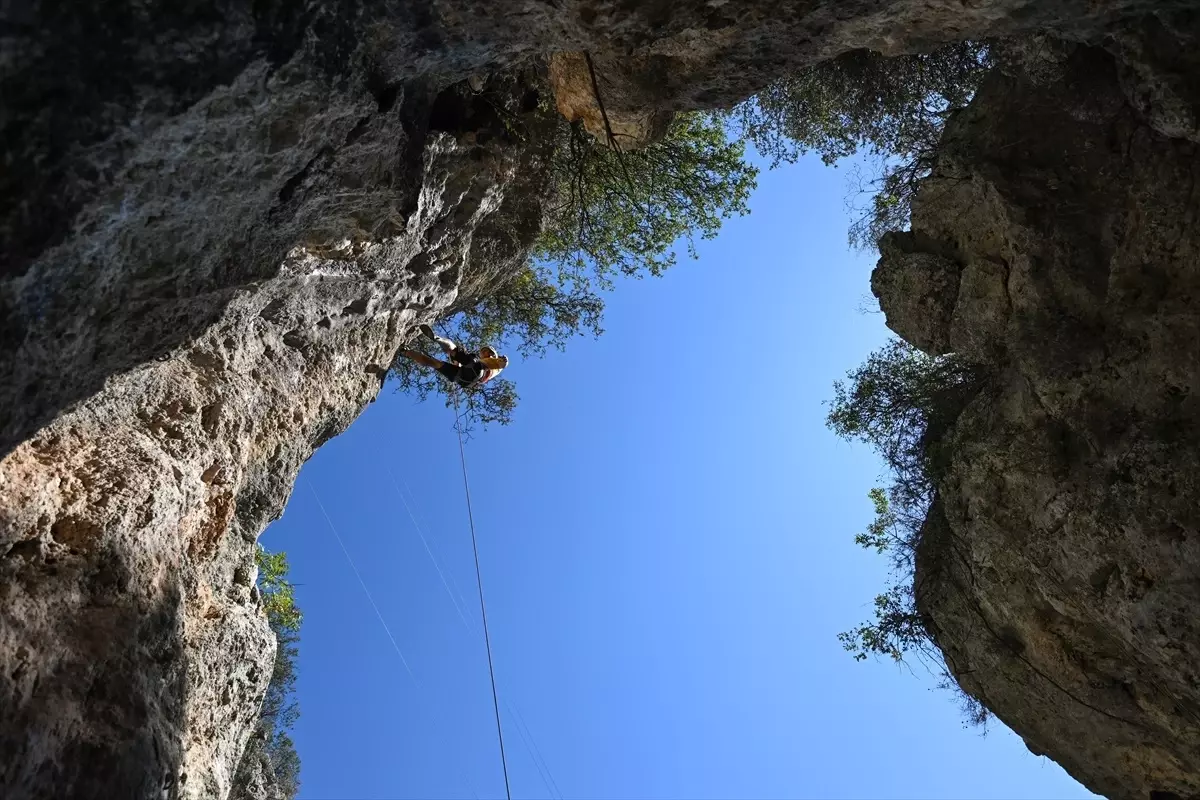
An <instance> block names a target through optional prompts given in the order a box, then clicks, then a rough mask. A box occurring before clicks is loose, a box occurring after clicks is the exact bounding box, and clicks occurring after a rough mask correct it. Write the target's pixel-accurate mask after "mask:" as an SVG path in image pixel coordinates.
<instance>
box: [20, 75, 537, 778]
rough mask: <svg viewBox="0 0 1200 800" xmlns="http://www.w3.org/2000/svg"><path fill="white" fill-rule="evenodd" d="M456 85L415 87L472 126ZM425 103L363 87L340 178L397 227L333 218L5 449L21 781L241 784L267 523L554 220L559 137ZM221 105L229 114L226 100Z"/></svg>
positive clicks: (260, 658)
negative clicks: (311, 468) (416, 123)
mask: <svg viewBox="0 0 1200 800" xmlns="http://www.w3.org/2000/svg"><path fill="white" fill-rule="evenodd" d="M447 97H449V98H450V99H449V100H447V99H446V98H447ZM454 97H457V95H453V94H451V95H445V96H443V99H442V100H440V101H438V102H436V103H434V104H433V107H432V109H431V108H430V106H429V102H428V99H426V100H424V101H420V100H416V99H415V100H412V102H413V103H417V102H425V105H426V111H425V117H426V118H433V119H434V120H435V121H436V122H439V123H443V124H448V123H454V124H463V125H467V124H468V123H469V122H470V121H471V119H470V114H469V113H464V111H463V107H464V106H463V104H461V103H458V102H456V101H454V100H453V98H454ZM515 97H516V99H517V100H520V98H521V95H520V94H519V93H518V94H516V95H515ZM490 99H491V100H492V101H493V102H495V101H496V99H497V98H495V97H493V98H490ZM401 107H402V103H401V102H400V99H399V98H398V102H397V103H396V104H395V105H394V108H393V110H390V111H389V110H383V111H379V110H377V109H375V108H374V106H373V101H372V107H371V108H364V109H363V117H365V120H364V121H361V122H358V123H355V125H357V127H356V128H355V130H356V131H357V133H355V134H354V135H353V136H352V137H350V138H354V139H355V144H356V145H357V146H356V147H350V148H348V149H347V152H346V153H345V154H344V159H345V160H344V161H343V162H339V161H338V160H337V159H331V162H332V163H330V164H328V165H327V169H328V173H327V175H331V176H338V177H340V178H341V179H342V180H343V181H345V182H346V183H344V184H343V186H346V184H350V185H349V186H346V188H344V189H343V191H342V192H341V193H338V192H335V191H334V190H333V188H332V187H329V188H327V189H326V192H325V193H323V194H321V195H320V197H321V199H320V200H319V201H318V202H319V204H320V205H321V206H322V210H323V211H324V212H325V214H326V215H327V216H325V217H324V219H325V220H326V221H327V222H328V223H329V224H335V223H336V224H340V225H343V226H350V225H352V224H359V225H362V224H371V225H374V226H387V225H391V226H393V228H392V235H391V236H388V237H387V238H383V239H382V240H381V241H378V242H358V243H351V242H349V241H347V240H342V241H341V242H339V241H337V240H336V239H335V240H329V239H327V240H326V243H322V242H321V241H320V239H318V237H317V236H316V235H311V236H310V237H308V244H307V245H303V246H298V247H296V248H294V249H293V250H292V251H291V252H290V253H288V254H287V256H286V257H285V258H284V259H283V260H282V264H281V265H279V266H278V267H277V271H276V273H275V274H274V275H273V276H272V277H271V278H270V279H269V280H264V281H261V282H256V283H250V284H247V285H245V286H243V287H241V288H240V289H238V290H236V291H230V292H229V296H228V297H227V298H226V302H225V303H224V305H223V307H222V308H220V316H219V317H218V318H217V319H216V320H215V321H214V322H213V324H212V325H211V326H210V327H209V328H208V329H207V330H206V331H205V332H204V333H203V334H202V335H200V336H198V337H196V338H195V339H194V340H192V341H191V342H189V343H188V344H187V345H186V346H184V347H182V348H180V349H179V350H177V351H176V352H175V353H174V354H173V355H172V357H171V358H169V359H166V360H163V361H158V362H152V363H150V364H147V365H144V366H141V367H137V368H134V369H132V370H130V371H128V372H125V373H122V374H119V375H114V376H111V377H109V378H108V380H107V382H106V385H105V388H104V390H103V391H102V392H99V393H98V394H96V395H95V396H93V397H92V398H90V399H88V400H86V401H85V402H83V403H82V404H81V405H79V406H77V407H76V408H74V409H73V410H71V411H70V412H68V413H65V414H63V415H61V416H60V417H59V419H58V420H56V422H55V423H54V424H52V425H50V426H47V427H45V428H43V429H42V430H41V431H40V432H39V433H38V434H37V435H36V436H34V437H32V438H31V439H30V440H29V441H27V442H25V443H23V444H21V445H19V446H17V447H16V448H15V449H14V450H13V451H12V452H11V453H10V454H9V455H8V457H7V458H6V459H5V460H4V461H3V462H2V464H0V524H2V525H3V532H4V539H3V542H4V557H3V559H2V560H0V565H2V569H3V579H2V582H0V602H2V604H3V605H2V608H0V613H2V617H3V624H2V625H0V654H2V657H3V661H4V678H5V679H4V680H3V682H0V685H2V686H3V695H0V699H2V706H3V710H4V713H3V719H4V724H3V725H2V726H0V753H3V759H2V761H0V785H2V786H3V787H4V796H5V797H6V798H19V797H41V796H46V795H47V794H48V793H53V794H55V795H56V796H70V797H110V796H113V795H114V793H116V794H120V795H121V796H144V797H151V796H153V797H158V796H160V795H161V794H162V793H163V792H166V793H167V794H168V795H173V794H177V793H178V794H183V795H185V796H192V797H206V798H207V797H223V796H225V794H226V793H227V792H228V791H229V788H230V777H231V774H232V772H233V769H234V768H235V767H236V764H237V761H238V757H239V756H240V753H241V750H242V747H243V745H244V743H245V740H246V737H247V736H248V735H249V733H250V730H251V726H252V723H253V721H254V720H255V719H256V716H257V709H258V702H259V699H260V698H261V695H262V693H263V691H264V690H265V683H266V681H267V679H268V677H269V675H270V671H271V660H272V657H273V648H274V639H273V637H272V635H271V633H270V631H269V630H268V628H267V625H266V620H265V618H264V617H263V616H262V615H261V612H260V610H259V602H258V598H257V596H256V591H255V590H253V589H252V588H251V587H252V585H253V581H254V576H255V574H256V571H255V566H254V561H253V544H254V541H255V539H256V538H257V535H258V534H259V532H260V531H261V530H262V528H263V527H264V526H265V525H266V524H267V522H269V521H270V520H271V519H272V518H274V517H276V516H278V515H279V513H280V512H281V511H282V509H283V506H284V504H285V502H286V500H287V497H288V495H289V493H290V490H291V485H292V481H293V480H294V478H295V475H296V472H297V470H298V469H299V467H300V465H301V464H302V463H303V461H304V460H305V459H307V458H308V456H309V455H310V454H311V453H312V452H313V450H314V449H315V448H316V447H317V446H319V445H320V443H321V442H323V441H325V440H327V439H328V438H330V437H331V436H333V435H335V434H337V433H339V432H340V431H342V430H343V429H345V427H346V426H347V425H349V424H350V422H351V421H352V420H353V419H354V417H355V416H356V415H357V414H358V412H359V411H360V410H361V408H362V407H363V406H364V405H365V404H366V403H368V402H369V401H370V400H371V399H372V398H373V397H374V396H375V394H376V392H377V391H378V389H379V386H380V383H381V377H382V376H383V374H384V371H385V370H386V368H387V366H388V364H389V363H390V361H391V359H392V357H393V354H394V353H395V350H396V348H397V347H398V346H399V344H400V343H401V342H402V341H403V340H404V338H405V335H406V333H407V331H408V328H409V327H410V326H411V325H412V324H414V323H416V322H417V321H421V320H426V319H431V318H433V317H435V316H436V315H438V314H439V313H440V312H441V311H443V310H444V309H445V307H446V306H447V305H448V304H449V303H451V302H453V301H454V299H455V298H456V292H457V290H458V288H459V287H460V286H461V285H462V284H463V283H464V275H465V274H468V273H469V274H470V275H472V276H473V277H474V280H480V279H482V278H484V277H486V276H487V275H489V274H492V273H495V272H502V271H504V270H505V269H514V268H515V264H516V263H519V261H520V260H521V259H522V258H523V256H524V252H525V248H526V247H527V246H528V244H529V242H530V241H531V239H532V236H533V235H534V234H535V233H536V231H537V220H538V219H539V216H540V211H539V207H538V198H539V197H540V195H541V188H540V186H539V185H538V184H537V181H538V180H539V176H540V175H541V174H542V172H541V171H540V170H539V169H538V164H537V163H536V153H537V150H536V148H532V147H517V146H513V144H512V142H507V141H505V140H504V139H503V138H502V136H501V134H503V131H504V129H503V126H500V125H496V126H495V127H497V128H499V132H500V133H499V134H497V133H496V131H495V130H492V129H489V128H488V127H487V126H486V125H484V126H482V127H481V128H480V129H471V128H470V126H469V125H468V128H467V129H464V130H463V131H462V132H461V134H460V136H459V138H458V139H456V138H455V136H454V135H451V134H450V133H446V132H437V131H432V130H430V131H422V132H419V135H418V133H417V132H411V131H409V130H406V128H405V127H404V125H403V124H402V120H403V119H404V118H403V117H402V116H401V115H400V114H399V113H398V112H397V111H396V110H394V109H399V108H401ZM199 113H200V115H201V118H203V119H208V120H209V123H208V124H209V126H210V128H209V129H210V130H211V129H212V127H213V125H214V123H212V122H211V120H212V118H213V116H215V112H214V113H212V114H204V112H203V111H201V112H199ZM492 121H493V123H494V115H493V118H492ZM242 122H243V123H244V122H245V120H242ZM304 124H305V126H306V128H307V127H308V126H311V127H312V128H313V129H314V130H316V129H319V128H320V127H321V125H320V120H319V119H311V120H308V121H306V122H305V123H304ZM232 127H233V126H232V125H231V128H232ZM242 132H243V133H242V135H246V136H254V132H253V131H251V130H246V129H245V128H243V129H242ZM489 134H490V135H491V138H490V140H489V144H479V142H480V140H482V139H486V138H488V135H489ZM198 135H199V134H198ZM231 135H232V134H231ZM346 135H347V136H349V134H346ZM406 149H411V150H412V151H413V157H415V158H416V159H418V162H417V163H416V164H405V163H404V162H403V161H402V160H401V158H402V155H403V153H404V152H405V150H406ZM398 164H399V165H400V166H398ZM218 166H219V164H214V165H212V169H213V170H214V171H216V169H217V167H218ZM399 168H403V169H404V170H406V171H405V172H402V173H399V174H396V175H395V178H394V180H393V181H391V182H389V184H388V185H386V186H383V187H381V186H380V185H378V180H379V176H378V175H377V174H375V173H377V172H379V171H383V170H387V169H399ZM363 172H366V173H367V175H368V176H370V177H371V178H372V183H371V185H370V186H369V188H367V189H364V190H363V191H364V192H365V193H366V194H368V195H370V196H369V197H366V198H363V197H358V198H357V206H356V207H355V208H356V211H357V213H358V216H357V217H356V218H355V219H354V220H352V221H351V220H347V219H346V218H345V217H343V216H341V215H339V213H338V212H339V208H338V206H337V205H336V204H337V202H338V201H339V200H340V201H341V202H345V203H349V202H350V199H353V198H354V195H353V189H352V187H353V184H352V183H350V182H351V181H353V180H355V176H356V175H361V174H362V173H363ZM160 179H161V178H160ZM326 179H327V180H328V179H329V178H326ZM300 193H303V190H302V189H301V190H299V191H298V194H300ZM310 196H311V195H310ZM348 197H349V198H350V199H347V198H348ZM230 200H231V202H236V200H237V198H230ZM349 211H350V207H349V206H347V207H346V208H345V210H344V212H343V213H346V214H348V213H349ZM214 213H216V212H214ZM367 213H371V214H374V215H375V216H374V218H373V219H370V220H368V219H366V214H367ZM389 214H390V215H392V218H391V219H389V218H388V215H389ZM314 224H316V222H315V220H314ZM317 228H320V225H317ZM168 241H169V239H168ZM162 244H164V245H165V244H167V242H163V243H162ZM229 244H230V245H233V244H235V243H234V242H231V243H229ZM514 260H515V261H514ZM123 263H127V262H123ZM190 266H195V268H197V269H200V268H202V266H203V259H200V260H199V263H195V262H191V263H190V262H187V261H178V262H175V263H173V264H167V265H162V266H160V270H161V271H160V272H159V273H158V276H159V277H160V279H161V280H160V282H157V283H156V284H155V285H156V286H162V285H163V284H166V285H168V286H176V287H177V286H178V285H179V284H181V283H184V282H185V281H187V280H188V279H189V274H188V273H189V267H190ZM112 268H113V270H114V271H117V267H116V265H113V267H112ZM172 291H178V289H173V290H172ZM186 299H187V298H186V297H183V298H179V300H178V303H179V304H181V305H186V302H185V301H186ZM204 299H205V298H204V297H203V296H202V297H201V298H200V300H201V302H203V301H204ZM82 301H83V298H81V299H80V302H82ZM115 333H116V332H114V334H115ZM163 333H164V335H169V333H170V331H163ZM115 344H116V343H115V342H114V345H115ZM117 787H119V788H120V789H121V791H120V792H118V791H117ZM51 789H52V790H53V791H52V792H51Z"/></svg>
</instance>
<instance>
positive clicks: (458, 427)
mask: <svg viewBox="0 0 1200 800" xmlns="http://www.w3.org/2000/svg"><path fill="white" fill-rule="evenodd" d="M451 396H452V397H453V398H454V430H455V431H456V432H457V433H458V458H459V460H460V461H461V462H462V476H463V491H464V492H465V493H466V495H467V519H468V520H469V521H470V524H471V549H472V551H474V553H475V585H476V586H477V587H478V588H479V615H480V617H482V618H483V642H484V644H485V645H486V646H487V661H488V677H489V678H490V679H491V681H492V708H493V709H495V712H496V737H497V738H498V739H499V740H500V766H501V767H503V769H504V795H505V797H506V798H508V800H512V789H511V788H509V783H508V758H507V756H505V754H504V729H503V728H502V727H501V725H500V696H499V695H498V694H497V693H496V669H495V666H494V665H493V662H492V637H491V636H490V635H489V634H488V621H487V605H486V604H485V603H484V602H483V575H482V573H481V572H480V569H479V543H478V541H477V540H476V538H475V513H474V512H473V511H472V510H471V486H470V484H469V483H468V482H467V454H466V450H465V449H464V448H463V435H462V414H461V412H460V411H459V407H458V391H457V390H454V391H453V392H452V395H451Z"/></svg>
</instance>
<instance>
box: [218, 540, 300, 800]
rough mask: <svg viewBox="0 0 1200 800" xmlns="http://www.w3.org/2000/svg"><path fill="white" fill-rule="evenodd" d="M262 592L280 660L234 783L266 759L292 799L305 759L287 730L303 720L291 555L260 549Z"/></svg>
mask: <svg viewBox="0 0 1200 800" xmlns="http://www.w3.org/2000/svg"><path fill="white" fill-rule="evenodd" d="M258 590H259V592H260V593H261V595H262V603H263V611H265V612H266V615H267V621H268V622H269V623H270V625H271V630H272V631H273V632H274V634H275V644H276V647H275V662H274V664H273V665H272V669H271V682H270V683H269V684H268V686H267V693H266V695H265V696H264V697H263V702H262V707H261V709H260V710H259V714H258V724H257V725H256V727H255V731H254V733H253V734H252V735H251V737H250V741H249V742H248V743H247V745H246V751H245V752H244V753H243V754H242V760H241V762H240V763H239V765H238V772H237V775H236V776H235V778H234V785H235V786H244V785H246V783H247V782H248V781H249V776H248V773H249V772H250V770H252V769H253V768H254V765H255V764H256V763H259V762H261V760H262V758H263V757H264V756H265V758H266V761H267V763H269V764H270V766H271V770H272V772H273V773H274V776H275V783H276V785H277V787H278V789H279V793H280V794H281V795H282V796H283V797H284V798H286V800H291V798H294V797H295V796H296V795H297V794H298V793H299V791H300V756H299V755H298V754H297V753H296V747H295V744H294V743H293V742H292V739H291V737H290V736H289V735H288V731H289V730H291V728H292V726H293V725H295V724H296V720H297V718H298V717H299V716H300V709H299V706H298V705H297V704H296V701H295V690H296V659H297V657H298V656H299V654H300V651H299V649H298V647H297V645H298V643H299V641H300V623H301V622H302V621H303V615H302V614H301V612H300V609H299V608H298V607H297V606H296V594H295V588H294V587H293V585H292V583H291V581H290V580H288V562H287V554H286V553H269V552H267V551H266V550H264V549H263V548H262V547H261V546H259V548H258Z"/></svg>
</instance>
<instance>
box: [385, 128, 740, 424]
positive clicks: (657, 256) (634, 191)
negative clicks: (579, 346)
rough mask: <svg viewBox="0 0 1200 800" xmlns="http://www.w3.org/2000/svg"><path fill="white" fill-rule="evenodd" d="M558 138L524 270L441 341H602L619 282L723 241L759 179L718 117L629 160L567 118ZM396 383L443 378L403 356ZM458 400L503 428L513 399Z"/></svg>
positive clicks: (495, 386) (494, 395) (469, 416)
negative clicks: (681, 250)
mask: <svg viewBox="0 0 1200 800" xmlns="http://www.w3.org/2000/svg"><path fill="white" fill-rule="evenodd" d="M551 113H552V112H551ZM554 137H555V139H554V148H553V156H552V157H551V159H550V166H549V168H550V170H551V192H550V196H549V198H548V199H547V201H546V213H545V221H544V226H543V230H542V231H541V234H540V236H539V237H538V239H537V241H536V243H535V245H534V248H533V252H532V253H531V256H530V261H529V264H528V265H527V266H526V267H525V269H523V270H522V271H521V272H520V273H518V274H517V275H515V276H513V277H512V278H511V279H510V280H509V281H508V282H506V283H505V284H503V285H502V286H500V287H499V288H498V289H497V290H496V291H494V292H493V293H491V294H490V295H489V296H487V297H485V298H483V299H481V300H479V301H478V302H477V303H476V304H474V305H472V306H471V307H469V308H466V309H464V310H462V311H460V312H459V313H458V314H455V315H454V316H453V317H452V318H451V319H449V320H447V321H446V322H445V323H444V324H443V333H444V335H446V336H448V337H449V338H451V339H454V340H455V341H456V342H459V343H461V344H463V345H465V346H467V347H478V346H479V345H482V344H490V345H492V346H493V347H499V348H500V349H502V350H510V351H511V350H515V351H516V352H518V353H520V354H521V355H523V356H525V357H535V356H541V355H543V354H544V353H545V352H546V351H547V350H548V349H549V348H555V349H558V350H562V349H563V348H564V347H565V346H566V343H567V342H568V341H570V340H571V339H572V338H573V337H575V336H577V335H587V334H591V335H594V336H598V335H600V334H601V333H602V332H603V328H602V322H603V316H604V298H603V296H602V293H603V292H606V291H610V290H612V289H613V288H614V285H615V281H616V279H617V278H618V277H642V276H645V275H653V276H658V275H661V274H662V273H663V271H664V270H666V269H667V268H668V267H670V266H671V265H673V264H674V263H675V250H674V248H675V247H676V246H677V244H679V243H680V242H682V243H683V244H684V246H685V247H686V249H687V252H688V253H689V254H690V255H692V256H693V257H694V256H695V254H696V251H695V243H696V240H697V239H710V238H712V237H713V236H716V234H717V231H718V230H719V229H720V227H721V224H722V222H723V221H724V220H725V219H727V218H729V217H730V216H732V215H734V214H745V213H747V211H748V207H747V200H748V199H749V196H750V192H751V191H752V190H753V188H754V186H755V181H756V178H757V175H758V171H757V169H756V168H755V167H753V166H751V165H749V164H747V163H746V162H745V160H744V145H743V144H742V143H741V142H740V141H731V140H730V139H729V138H728V137H727V136H726V134H725V130H724V127H723V125H722V123H721V121H720V120H718V119H716V118H714V117H712V116H711V115H708V114H702V113H688V114H680V115H678V116H677V117H676V119H675V120H674V122H673V123H672V125H671V126H670V128H669V129H668V131H667V134H666V136H665V137H664V138H663V139H662V140H661V141H659V142H656V143H654V144H651V145H649V146H647V147H645V148H643V149H641V150H635V151H629V152H623V151H622V152H619V151H617V150H614V149H611V148H609V147H606V146H604V145H603V144H602V143H600V142H597V141H595V140H594V139H592V138H591V136H590V135H588V134H587V133H586V132H585V131H584V129H583V127H582V125H581V124H578V123H575V124H571V123H567V122H566V121H565V120H560V121H559V123H558V125H557V128H556V130H555V134H554ZM428 352H429V354H430V355H433V356H435V357H438V356H439V355H440V354H439V353H438V352H437V351H435V350H434V349H433V348H429V350H428ZM391 375H392V376H393V377H394V378H396V379H397V381H398V384H399V388H400V389H401V390H404V391H410V392H412V393H413V394H414V395H415V396H417V397H418V399H422V400H423V399H425V398H427V397H428V396H430V394H434V393H443V392H444V391H445V389H446V384H445V382H444V381H442V379H441V378H440V377H439V376H437V375H436V374H433V373H431V372H430V371H429V370H427V369H423V368H421V367H417V366H415V365H413V364H412V363H411V362H408V361H407V360H405V359H403V358H401V359H399V360H398V361H397V362H396V364H395V365H393V367H392V370H391ZM453 399H454V398H452V397H447V405H451V404H452V402H453ZM457 399H458V401H459V403H460V411H461V414H462V417H463V419H464V421H465V424H468V425H470V424H473V423H482V424H488V423H492V422H498V423H500V424H507V423H508V422H509V421H511V419H512V413H513V410H514V408H515V407H516V403H517V400H518V396H517V393H516V388H515V386H514V385H513V384H512V383H511V382H509V381H507V380H504V379H503V378H498V379H495V380H492V381H489V382H488V383H487V384H485V385H484V386H483V387H482V388H481V389H479V390H476V391H472V392H463V393H458V397H457Z"/></svg>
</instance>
